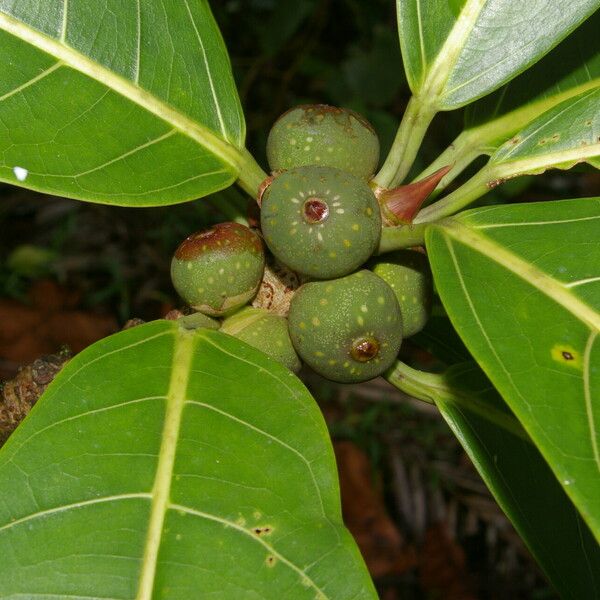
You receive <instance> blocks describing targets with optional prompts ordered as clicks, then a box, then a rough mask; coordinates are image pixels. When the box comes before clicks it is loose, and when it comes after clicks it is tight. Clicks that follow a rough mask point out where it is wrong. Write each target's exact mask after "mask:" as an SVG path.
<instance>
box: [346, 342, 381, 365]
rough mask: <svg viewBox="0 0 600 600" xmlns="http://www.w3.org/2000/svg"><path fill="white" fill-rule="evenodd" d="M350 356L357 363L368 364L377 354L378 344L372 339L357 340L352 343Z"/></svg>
mask: <svg viewBox="0 0 600 600" xmlns="http://www.w3.org/2000/svg"><path fill="white" fill-rule="evenodd" d="M350 354H351V355H352V358H353V359H354V360H356V361H358V362H361V363H364V362H368V361H370V360H372V359H374V358H375V357H376V356H377V355H378V354H379V342H378V341H377V340H376V339H375V338H372V337H368V338H367V337H364V338H359V339H358V340H355V341H354V342H353V343H352V349H351V350H350Z"/></svg>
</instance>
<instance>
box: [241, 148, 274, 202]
mask: <svg viewBox="0 0 600 600" xmlns="http://www.w3.org/2000/svg"><path fill="white" fill-rule="evenodd" d="M238 164H239V167H240V173H239V176H238V180H237V183H238V185H239V186H240V187H241V188H242V189H243V190H244V191H245V192H246V193H247V194H249V195H250V197H252V198H256V197H257V195H258V191H259V189H260V185H261V183H262V182H263V181H264V180H265V179H266V178H267V177H268V175H267V174H266V173H265V172H264V171H263V169H262V168H261V166H260V165H259V164H258V163H257V162H256V159H255V158H254V156H252V154H250V152H249V151H248V150H247V149H246V148H244V150H242V153H241V160H240V161H239V163H238Z"/></svg>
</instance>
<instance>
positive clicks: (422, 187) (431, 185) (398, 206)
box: [377, 165, 452, 225]
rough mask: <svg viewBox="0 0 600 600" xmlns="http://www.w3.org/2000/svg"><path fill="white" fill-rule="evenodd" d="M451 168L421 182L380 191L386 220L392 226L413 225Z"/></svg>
mask: <svg viewBox="0 0 600 600" xmlns="http://www.w3.org/2000/svg"><path fill="white" fill-rule="evenodd" d="M451 168H452V165H448V166H446V167H443V168H441V169H439V170H438V171H436V172H435V173H432V174H431V175H429V176H428V177H425V179H421V180H420V181H415V182H414V183H409V184H408V185H401V186H399V187H397V188H392V189H389V190H381V191H379V193H378V194H377V197H378V199H379V202H380V204H381V207H382V209H383V214H384V218H385V219H386V220H387V221H388V222H389V224H390V225H401V224H409V223H412V222H413V219H414V218H415V216H416V214H417V213H418V212H419V209H420V208H421V206H422V205H423V202H425V200H427V198H428V197H429V195H430V194H431V193H432V192H433V190H435V188H436V187H437V185H438V183H439V182H440V181H441V180H442V178H443V177H444V175H446V173H448V171H450V169H451Z"/></svg>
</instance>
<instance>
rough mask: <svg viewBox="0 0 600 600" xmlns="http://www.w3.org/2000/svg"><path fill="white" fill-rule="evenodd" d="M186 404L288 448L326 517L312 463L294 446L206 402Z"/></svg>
mask: <svg viewBox="0 0 600 600" xmlns="http://www.w3.org/2000/svg"><path fill="white" fill-rule="evenodd" d="M238 360H239V359H238ZM186 404H191V405H192V406H201V407H203V408H206V409H208V410H212V411H214V412H216V413H219V414H220V415H223V416H224V417H227V418H228V419H231V420H232V421H235V422H236V423H239V424H240V425H243V426H244V427H247V428H248V429H251V430H252V431H255V432H256V433H258V434H260V435H264V436H265V437H267V438H269V439H270V440H272V441H274V442H275V443H277V444H279V445H280V446H283V447H284V448H286V449H287V450H289V451H290V452H292V453H293V454H295V455H296V456H297V457H298V458H299V459H300V460H301V461H302V462H303V463H304V464H305V465H306V467H307V468H308V472H309V473H310V476H311V479H312V480H313V484H314V486H315V492H316V494H317V498H318V499H319V505H320V508H321V514H322V515H323V516H324V517H325V516H326V514H325V507H324V506H323V500H322V498H321V492H320V490H319V485H318V483H317V480H316V478H315V474H314V472H313V470H312V467H311V465H310V461H309V460H308V459H307V458H306V457H305V456H304V455H303V454H302V453H301V452H300V451H298V450H296V448H294V447H293V446H290V445H289V444H286V443H285V442H284V441H283V440H280V439H279V438H278V437H276V436H274V435H271V434H270V433H268V432H267V431H264V430H262V429H259V428H258V427H256V426H254V425H252V423H248V422H247V421H244V420H242V419H239V418H238V417H236V416H234V415H232V414H229V413H228V412H225V411H224V410H220V409H218V408H217V407H216V406H211V405H210V404H206V403H205V402H198V401H197V400H186Z"/></svg>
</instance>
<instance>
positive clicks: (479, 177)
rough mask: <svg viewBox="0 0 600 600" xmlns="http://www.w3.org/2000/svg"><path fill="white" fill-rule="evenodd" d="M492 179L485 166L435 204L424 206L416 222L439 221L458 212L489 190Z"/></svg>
mask: <svg viewBox="0 0 600 600" xmlns="http://www.w3.org/2000/svg"><path fill="white" fill-rule="evenodd" d="M492 179H493V178H490V172H489V169H487V168H485V167H484V168H483V169H482V170H481V171H479V172H478V173H477V174H476V175H474V176H473V177H471V179H469V181H467V182H466V183H464V184H463V185H461V186H460V187H459V188H458V189H457V190H454V191H453V192H452V193H451V194H448V195H447V196H446V197H445V198H442V199H441V200H438V201H437V202H436V203H435V204H432V205H431V206H427V207H426V208H424V209H423V210H422V211H421V212H420V213H419V214H418V215H417V217H416V218H415V224H423V223H430V222H432V221H439V220H440V219H443V218H445V217H449V216H451V215H453V214H455V213H457V212H458V211H459V210H461V209H462V208H464V207H465V206H468V205H469V204H471V202H474V201H475V200H477V199H478V198H480V197H481V196H483V195H484V194H485V193H486V192H488V191H489V190H490V188H491V186H490V181H491V180H492Z"/></svg>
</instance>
